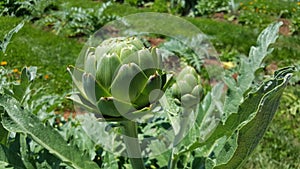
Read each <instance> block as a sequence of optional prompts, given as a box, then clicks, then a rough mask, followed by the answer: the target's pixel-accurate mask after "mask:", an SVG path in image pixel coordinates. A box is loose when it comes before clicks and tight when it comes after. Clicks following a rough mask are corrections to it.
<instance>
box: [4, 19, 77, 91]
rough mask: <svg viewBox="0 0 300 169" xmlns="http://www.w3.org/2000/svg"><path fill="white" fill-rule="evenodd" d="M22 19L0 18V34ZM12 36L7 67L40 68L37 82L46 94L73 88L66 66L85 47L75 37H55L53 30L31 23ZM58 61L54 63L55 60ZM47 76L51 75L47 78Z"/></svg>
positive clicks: (7, 51)
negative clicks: (28, 66) (31, 66)
mask: <svg viewBox="0 0 300 169" xmlns="http://www.w3.org/2000/svg"><path fill="white" fill-rule="evenodd" d="M20 22H21V20H20V19H17V18H11V17H0V25H3V27H1V28H2V29H1V30H0V36H3V35H5V34H6V33H7V32H8V31H9V30H10V29H11V28H13V27H15V26H16V25H17V24H18V23H20ZM17 35H18V36H16V37H15V38H13V41H12V43H13V45H9V46H8V48H7V50H6V54H5V58H4V60H5V61H7V66H6V68H9V69H11V70H13V69H15V68H17V69H19V70H20V69H21V68H22V67H23V66H24V65H34V66H37V67H38V68H39V76H38V77H37V79H36V80H37V81H38V83H39V84H40V83H44V87H46V88H48V89H47V93H57V94H64V93H65V92H68V91H69V90H70V89H71V87H72V86H71V85H70V86H68V85H65V84H70V83H71V78H68V73H67V71H66V67H67V66H68V65H69V64H70V63H73V62H74V61H75V59H76V58H77V56H78V53H79V52H80V50H81V48H82V44H79V43H78V42H77V41H75V40H74V39H66V38H63V37H59V36H53V34H52V33H50V32H45V31H43V30H40V29H38V28H36V27H34V26H32V25H30V24H28V23H25V24H24V26H23V28H22V29H21V30H20V31H19V32H18V34H17ZM53 60H56V63H55V64H54V63H53V62H52V61H53ZM47 76H48V78H46V77H47Z"/></svg>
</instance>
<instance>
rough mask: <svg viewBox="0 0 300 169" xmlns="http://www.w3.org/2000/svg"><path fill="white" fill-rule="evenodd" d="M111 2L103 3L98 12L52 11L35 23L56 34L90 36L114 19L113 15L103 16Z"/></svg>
mask: <svg viewBox="0 0 300 169" xmlns="http://www.w3.org/2000/svg"><path fill="white" fill-rule="evenodd" d="M110 5H111V2H107V3H103V4H102V6H101V7H100V8H99V9H98V10H94V9H92V8H88V9H84V8H81V7H72V8H67V9H64V10H61V11H60V10H59V11H53V12H51V13H50V14H49V15H47V16H46V17H45V18H43V19H41V20H39V21H38V22H37V23H38V24H39V25H42V26H48V27H51V28H53V31H54V32H55V33H56V34H63V35H65V36H69V37H75V36H83V35H90V34H91V33H92V32H94V31H95V30H97V29H99V28H100V27H101V26H103V25H104V24H105V23H107V22H109V21H111V20H114V19H116V18H117V17H116V16H114V15H105V14H104V11H105V9H107V8H108V7H109V6H110Z"/></svg>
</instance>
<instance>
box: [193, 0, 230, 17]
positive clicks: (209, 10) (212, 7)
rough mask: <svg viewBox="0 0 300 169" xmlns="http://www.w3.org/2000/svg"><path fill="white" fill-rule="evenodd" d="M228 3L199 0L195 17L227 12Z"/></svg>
mask: <svg viewBox="0 0 300 169" xmlns="http://www.w3.org/2000/svg"><path fill="white" fill-rule="evenodd" d="M228 4H229V1H228V0H226V1H221V0H213V1H210V0H199V1H198V3H197V5H196V7H195V8H196V11H197V12H196V14H197V15H201V16H202V15H210V14H213V13H216V12H221V11H229V10H230V9H229V6H228Z"/></svg>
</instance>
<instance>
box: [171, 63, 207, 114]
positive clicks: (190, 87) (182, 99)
mask: <svg viewBox="0 0 300 169" xmlns="http://www.w3.org/2000/svg"><path fill="white" fill-rule="evenodd" d="M171 90H172V94H173V97H175V99H176V103H177V104H180V106H182V107H184V108H193V107H194V106H196V105H197V104H199V102H200V99H201V97H202V94H203V89H202V86H201V85H200V77H199V75H198V74H197V72H196V71H195V69H194V68H193V67H191V66H186V67H185V68H183V69H182V70H181V71H180V72H179V74H178V76H177V77H176V83H174V84H173V86H172V87H171Z"/></svg>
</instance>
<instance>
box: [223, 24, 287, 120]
mask: <svg viewBox="0 0 300 169" xmlns="http://www.w3.org/2000/svg"><path fill="white" fill-rule="evenodd" d="M281 25H282V23H281V22H278V23H273V24H271V25H270V26H268V27H267V28H266V29H265V30H263V32H262V33H261V34H260V35H259V37H258V40H257V44H258V46H257V47H252V48H251V49H250V53H249V57H248V58H241V67H240V70H239V73H240V75H239V76H238V79H237V82H235V81H234V79H233V78H231V77H230V76H226V77H225V79H224V80H225V83H226V84H227V85H228V88H229V94H228V96H227V98H226V100H225V103H224V113H225V114H224V119H223V121H225V120H226V118H227V117H228V116H229V115H230V114H231V113H236V112H237V111H238V108H239V105H240V103H241V102H242V101H243V99H244V98H243V94H244V93H245V92H246V91H247V90H248V89H249V88H250V87H251V85H252V82H253V81H254V79H255V72H256V71H257V70H258V69H259V68H260V67H261V64H262V61H263V60H264V58H265V57H266V56H267V55H268V54H269V53H270V52H271V51H272V49H269V48H268V47H269V45H270V44H272V43H274V42H275V41H276V39H277V37H278V35H277V34H278V31H279V27H280V26H281ZM233 84H234V85H233Z"/></svg>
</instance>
